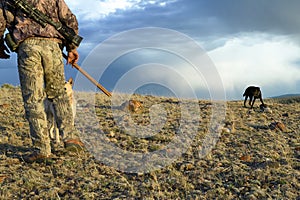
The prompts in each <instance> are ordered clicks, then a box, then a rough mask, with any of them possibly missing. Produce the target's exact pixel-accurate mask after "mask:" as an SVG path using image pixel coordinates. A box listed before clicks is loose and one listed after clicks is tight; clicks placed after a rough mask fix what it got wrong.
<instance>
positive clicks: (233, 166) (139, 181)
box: [0, 85, 300, 199]
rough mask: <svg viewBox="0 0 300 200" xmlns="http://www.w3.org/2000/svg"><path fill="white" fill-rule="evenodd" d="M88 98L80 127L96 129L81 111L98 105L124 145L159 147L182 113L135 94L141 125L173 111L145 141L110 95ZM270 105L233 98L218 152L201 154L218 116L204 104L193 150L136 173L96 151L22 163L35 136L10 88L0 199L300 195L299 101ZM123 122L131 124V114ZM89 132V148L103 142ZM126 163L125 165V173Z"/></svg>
mask: <svg viewBox="0 0 300 200" xmlns="http://www.w3.org/2000/svg"><path fill="white" fill-rule="evenodd" d="M89 95H90V94H89V93H82V94H79V95H77V97H76V98H77V105H78V106H77V109H78V115H77V117H76V126H77V127H78V129H79V130H84V131H89V130H90V131H91V132H93V129H95V126H94V125H91V127H90V129H89V128H85V129H83V127H82V124H83V123H85V124H86V122H89V120H90V121H91V123H92V121H93V120H91V119H89V118H88V115H87V116H85V117H84V116H81V115H80V113H84V112H86V113H88V110H89V109H93V110H95V113H96V115H97V120H98V121H97V122H98V125H97V126H98V127H99V128H100V129H101V130H102V131H103V133H102V134H104V136H105V139H106V140H107V142H110V143H112V144H114V145H115V146H116V147H118V148H120V149H124V150H126V151H130V152H138V153H148V152H153V151H156V150H159V149H162V148H164V147H165V146H166V145H168V143H170V141H172V140H173V139H174V138H175V137H176V134H177V132H176V131H177V130H178V128H179V127H180V118H181V117H182V116H181V113H180V107H179V102H180V100H179V99H175V98H166V97H153V96H136V97H135V98H136V99H137V100H139V101H142V102H143V105H144V110H143V111H142V112H141V113H134V114H130V115H129V118H131V119H132V120H133V121H134V123H136V124H140V125H145V126H146V125H148V124H149V123H150V119H151V116H150V114H149V108H150V107H151V106H152V105H154V104H161V105H162V106H163V108H164V109H165V110H166V112H165V114H166V116H167V120H166V121H165V122H164V126H163V127H162V128H161V130H160V131H159V133H157V134H155V135H153V136H151V137H141V138H139V137H135V136H133V135H130V134H126V132H125V131H124V130H122V129H121V128H119V127H118V126H117V124H116V122H115V116H114V115H113V111H112V109H111V107H112V106H111V101H110V99H109V98H108V97H106V96H104V95H103V94H97V95H96V98H95V102H96V103H95V104H96V105H95V106H93V105H92V104H91V103H90V102H88V101H87V100H86V99H88V98H89V97H88V96H89ZM265 102H266V103H267V104H268V105H269V108H270V110H268V112H262V111H261V110H260V109H259V107H258V105H257V104H256V107H255V108H254V109H253V110H249V109H247V108H244V107H243V106H242V105H243V102H242V101H230V102H228V103H227V109H226V120H225V121H224V123H222V124H220V126H219V127H216V128H217V129H218V130H219V132H220V135H219V136H220V137H219V138H218V141H217V143H216V145H215V146H214V148H213V149H212V151H211V152H210V153H208V155H206V156H205V157H201V156H199V151H200V150H201V148H202V145H203V144H202V142H203V138H204V137H205V135H206V134H207V132H208V130H209V128H208V124H209V123H210V120H211V117H210V114H211V103H210V102H208V101H202V100H200V101H197V104H198V105H199V110H200V115H201V116H200V117H199V127H198V129H197V130H196V134H195V137H193V138H192V139H193V141H192V143H191V144H190V146H189V147H188V149H187V151H186V152H184V153H183V154H182V155H181V156H180V157H179V158H178V159H176V160H175V161H174V162H172V163H171V164H168V165H167V166H164V167H162V168H161V169H156V170H153V171H150V172H148V173H129V172H124V171H126V169H125V168H126V166H119V168H118V169H116V168H114V167H111V166H109V165H105V164H104V163H105V162H102V160H101V159H96V158H95V154H94V153H91V152H85V153H81V154H65V153H61V151H56V152H55V153H54V154H55V159H54V161H53V163H40V164H38V163H33V164H28V163H25V162H23V161H22V157H23V156H24V155H25V154H27V153H29V152H30V150H31V140H30V136H29V127H28V123H27V121H26V120H25V118H24V109H23V103H22V99H21V93H20V89H19V88H18V87H13V86H10V85H3V86H2V87H1V89H0V121H1V123H0V187H1V189H0V199H300V192H299V191H300V171H299V170H300V162H299V161H300V141H299V140H300V133H299V128H300V124H299V120H300V103H299V101H296V100H293V101H288V100H285V101H276V100H270V99H266V100H265ZM160 111H161V110H160V109H158V112H160ZM159 116H160V115H158V116H156V117H159ZM91 117H92V116H91ZM127 117H128V116H127ZM128 120H129V119H128ZM196 120H197V119H196ZM279 122H280V124H283V128H280V126H278V123H279ZM123 123H125V125H126V119H125V120H123ZM228 124H229V126H228ZM232 124H233V125H232ZM225 126H226V127H225ZM192 131H194V130H191V134H194V133H193V132H192ZM85 134H88V133H86V132H85ZM90 137H91V139H89V138H87V139H86V141H85V142H87V143H86V144H87V146H89V145H91V146H92V144H93V142H94V143H95V142H97V141H94V140H92V139H93V137H94V136H93V134H91V136H90ZM94 139H96V138H94ZM107 155H108V154H107ZM130 162H134V160H131V161H130ZM122 167H124V170H120V169H122Z"/></svg>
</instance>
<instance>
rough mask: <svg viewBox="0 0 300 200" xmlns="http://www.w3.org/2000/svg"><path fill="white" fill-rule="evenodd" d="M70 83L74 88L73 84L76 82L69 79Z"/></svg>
mask: <svg viewBox="0 0 300 200" xmlns="http://www.w3.org/2000/svg"><path fill="white" fill-rule="evenodd" d="M68 82H69V83H70V84H71V85H72V86H73V84H74V81H73V78H72V77H71V78H69V80H68Z"/></svg>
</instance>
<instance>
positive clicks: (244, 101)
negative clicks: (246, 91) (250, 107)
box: [244, 95, 248, 108]
mask: <svg viewBox="0 0 300 200" xmlns="http://www.w3.org/2000/svg"><path fill="white" fill-rule="evenodd" d="M247 99H248V95H246V97H245V100H244V107H245V108H247V106H246V102H247Z"/></svg>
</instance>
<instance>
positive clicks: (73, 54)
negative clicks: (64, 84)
mask: <svg viewBox="0 0 300 200" xmlns="http://www.w3.org/2000/svg"><path fill="white" fill-rule="evenodd" d="M78 59H79V54H78V52H77V50H76V49H73V50H72V51H69V52H68V59H67V64H71V65H73V64H75V63H77V61H78Z"/></svg>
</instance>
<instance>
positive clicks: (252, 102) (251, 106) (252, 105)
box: [251, 97, 256, 109]
mask: <svg viewBox="0 0 300 200" xmlns="http://www.w3.org/2000/svg"><path fill="white" fill-rule="evenodd" d="M255 99H256V97H254V99H253V101H252V105H251V109H252V108H253V105H254V102H255Z"/></svg>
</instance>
